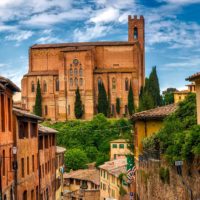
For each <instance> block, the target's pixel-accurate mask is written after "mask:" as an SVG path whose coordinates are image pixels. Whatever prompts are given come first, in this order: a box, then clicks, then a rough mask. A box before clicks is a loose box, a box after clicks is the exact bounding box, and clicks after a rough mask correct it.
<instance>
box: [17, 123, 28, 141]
mask: <svg viewBox="0 0 200 200" xmlns="http://www.w3.org/2000/svg"><path fill="white" fill-rule="evenodd" d="M24 138H28V122H25V121H19V139H24Z"/></svg>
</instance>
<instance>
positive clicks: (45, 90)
mask: <svg viewBox="0 0 200 200" xmlns="http://www.w3.org/2000/svg"><path fill="white" fill-rule="evenodd" d="M43 92H47V83H46V81H44V82H43Z"/></svg>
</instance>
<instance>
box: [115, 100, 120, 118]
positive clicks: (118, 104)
mask: <svg viewBox="0 0 200 200" xmlns="http://www.w3.org/2000/svg"><path fill="white" fill-rule="evenodd" d="M116 111H117V114H118V115H119V114H120V98H118V97H117V98H116Z"/></svg>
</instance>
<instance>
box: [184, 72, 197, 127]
mask: <svg viewBox="0 0 200 200" xmlns="http://www.w3.org/2000/svg"><path fill="white" fill-rule="evenodd" d="M186 80H188V81H192V82H195V86H196V99H197V123H198V124H200V72H198V73H196V74H194V75H192V76H190V77H188V78H187V79H186Z"/></svg>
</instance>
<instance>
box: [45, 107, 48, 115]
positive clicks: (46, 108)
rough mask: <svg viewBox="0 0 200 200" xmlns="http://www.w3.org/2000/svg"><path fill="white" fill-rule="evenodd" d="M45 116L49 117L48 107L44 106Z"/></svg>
mask: <svg viewBox="0 0 200 200" xmlns="http://www.w3.org/2000/svg"><path fill="white" fill-rule="evenodd" d="M44 114H45V115H48V106H47V105H45V106H44Z"/></svg>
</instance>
